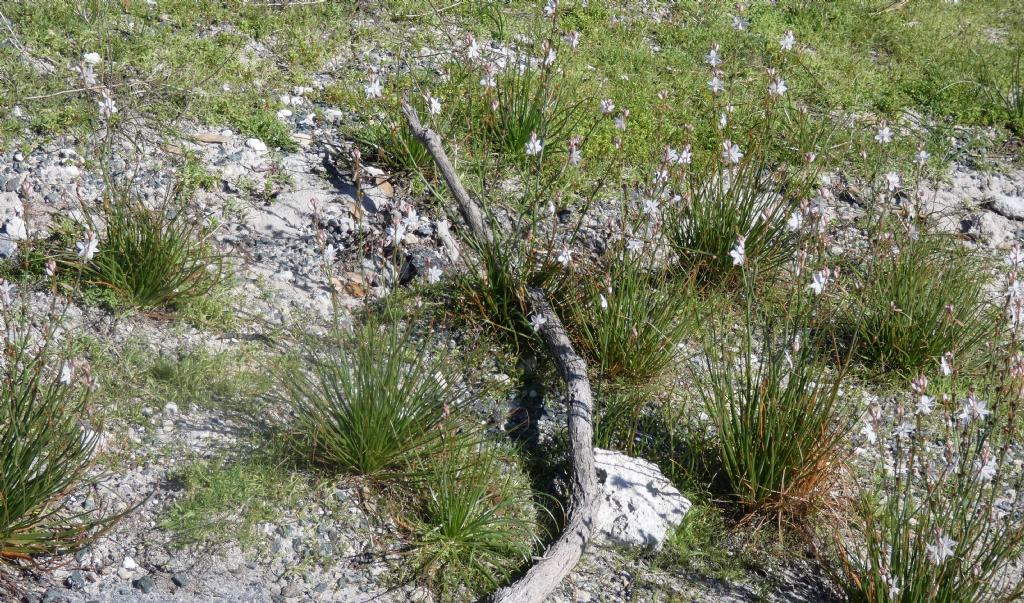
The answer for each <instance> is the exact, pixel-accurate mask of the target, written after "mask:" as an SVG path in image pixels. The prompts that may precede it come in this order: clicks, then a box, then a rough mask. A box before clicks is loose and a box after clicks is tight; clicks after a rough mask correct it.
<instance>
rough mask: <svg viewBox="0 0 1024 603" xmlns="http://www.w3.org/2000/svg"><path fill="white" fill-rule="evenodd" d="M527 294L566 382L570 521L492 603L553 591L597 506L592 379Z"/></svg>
mask: <svg viewBox="0 0 1024 603" xmlns="http://www.w3.org/2000/svg"><path fill="white" fill-rule="evenodd" d="M402 112H403V113H404V114H405V118H406V120H407V121H408V122H409V127H410V128H411V129H412V132H413V134H414V135H415V136H416V138H417V139H418V140H419V141H420V142H421V143H423V145H424V146H425V147H426V148H427V151H428V152H429V153H430V155H431V157H433V158H434V163H436V164H437V167H438V169H439V170H440V171H441V174H442V176H444V179H445V182H446V183H447V184H448V188H449V189H450V190H451V192H452V195H453V196H454V197H455V201H456V203H458V205H459V213H460V214H461V215H462V218H463V220H465V222H466V226H467V227H468V228H469V231H470V233H471V235H472V236H473V237H474V238H475V239H476V240H477V241H478V242H480V243H486V242H490V241H491V240H492V239H491V233H490V230H489V229H487V228H486V226H485V225H484V219H483V212H481V211H480V207H479V206H478V205H477V204H476V202H475V201H473V199H472V197H470V196H469V193H468V192H466V189H465V188H463V186H462V182H461V181H460V180H459V175H458V174H457V173H456V172H455V168H453V167H452V164H451V161H449V159H448V155H447V154H446V153H445V151H444V147H443V146H442V145H441V139H440V137H439V136H438V135H437V133H435V132H433V131H432V130H430V129H427V128H424V127H423V126H422V124H420V120H419V116H418V115H416V110H415V109H414V108H413V107H412V106H411V105H409V104H408V103H403V104H402ZM529 295H530V304H531V306H532V307H533V311H534V313H535V314H537V315H539V316H541V317H543V319H544V320H543V324H542V325H541V327H540V333H541V336H542V337H543V338H544V342H545V344H546V345H547V347H548V350H549V351H550V353H551V356H552V358H553V359H554V361H555V365H556V366H557V367H558V372H559V375H561V377H562V379H563V380H564V381H565V384H566V404H567V406H568V428H569V451H570V463H571V465H572V466H571V473H572V494H571V498H570V500H569V509H568V519H567V521H566V525H565V528H564V529H563V531H562V534H561V536H559V537H558V540H556V541H555V542H553V543H552V544H551V545H550V546H549V547H548V549H547V550H546V551H545V552H544V556H543V557H541V558H540V560H538V561H537V563H536V564H534V565H533V567H531V568H530V569H529V570H528V571H527V572H526V574H525V575H523V577H522V578H520V579H519V580H517V581H516V582H515V583H513V584H511V585H509V586H507V587H505V588H502V589H500V590H498V592H496V593H494V594H493V595H492V596H491V597H490V598H489V599H490V601H492V602H493V603H539V602H540V601H543V600H544V599H545V598H546V597H547V596H548V595H549V594H551V591H553V590H554V589H555V588H556V587H557V586H558V585H559V583H561V581H562V579H563V578H565V577H566V576H567V575H568V574H569V572H571V571H572V569H573V568H574V567H575V566H576V563H578V562H579V560H580V557H581V556H582V555H583V552H584V550H586V547H587V544H588V543H589V542H590V537H591V534H592V533H593V531H594V528H595V526H594V524H595V520H596V517H597V512H598V509H599V507H600V505H601V497H600V496H599V487H598V482H597V472H596V470H595V468H594V421H593V413H594V401H593V396H592V394H591V391H590V379H589V378H588V377H587V363H586V361H584V360H583V358H582V357H581V356H580V355H579V354H578V353H576V350H575V348H573V346H572V342H571V341H570V340H569V336H568V335H567V334H566V332H565V327H564V326H562V321H561V320H560V319H559V318H558V314H556V313H555V310H554V308H552V307H551V304H550V303H548V300H547V297H546V296H545V294H544V291H543V290H541V289H537V288H531V289H530V290H529Z"/></svg>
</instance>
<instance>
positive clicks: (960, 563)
mask: <svg viewBox="0 0 1024 603" xmlns="http://www.w3.org/2000/svg"><path fill="white" fill-rule="evenodd" d="M1000 364H1002V363H1000ZM944 368H945V369H946V370H945V371H944V372H950V373H952V374H951V375H950V376H944V377H941V378H940V379H939V380H938V382H937V383H933V384H929V383H928V380H927V379H925V378H924V377H923V376H919V377H918V378H916V379H915V380H914V382H913V383H912V386H911V390H912V391H910V392H908V393H907V394H903V395H899V396H898V397H897V399H896V401H895V409H894V412H892V411H890V412H883V410H882V408H881V407H880V406H879V405H877V404H876V405H872V406H871V407H869V410H868V412H867V414H866V416H865V418H864V423H865V424H864V430H863V433H864V434H865V436H866V439H867V449H868V451H869V453H871V454H872V455H871V456H870V457H869V459H870V460H871V461H872V464H871V468H870V469H869V470H868V471H867V474H866V475H864V476H863V478H862V479H863V481H862V484H861V486H862V487H861V491H860V493H859V497H858V498H857V500H856V504H855V506H854V508H853V511H854V513H853V514H852V515H853V518H852V525H851V526H850V529H849V530H847V531H846V533H845V534H844V535H843V536H842V537H837V541H838V547H839V552H840V554H839V559H840V560H841V563H840V568H839V572H838V573H839V575H840V576H841V581H842V584H843V587H844V589H845V591H846V594H847V596H848V597H849V600H850V601H854V602H864V603H881V602H886V603H888V602H905V603H911V602H914V603H917V602H918V601H1016V600H1019V599H1020V597H1021V596H1022V595H1024V580H1022V578H1021V576H1020V573H1019V571H1018V568H1017V567H1016V566H1017V564H1018V562H1019V557H1020V553H1021V547H1022V544H1021V543H1022V542H1024V519H1022V515H1021V511H1022V509H1024V498H1022V494H1021V489H1020V477H1019V468H1017V469H1015V468H1014V464H1015V463H1019V457H1018V454H1017V446H1016V444H1015V442H1017V441H1018V437H1019V433H1018V422H1019V416H1018V413H1019V410H1020V393H1021V385H1022V383H1021V375H1022V374H1024V365H1022V358H1021V357H1020V356H1017V357H1016V358H1015V359H1013V360H1012V362H1011V363H1009V366H1000V369H1001V370H1002V371H1003V373H1004V374H1003V376H1002V379H999V378H996V379H994V380H993V381H1001V384H1000V385H998V386H992V387H990V388H985V389H984V391H983V392H981V391H976V390H974V389H973V388H967V387H966V386H965V384H963V383H958V381H959V378H958V376H957V374H956V371H955V368H953V366H952V365H951V364H947V365H946V366H945V367H944ZM965 391H966V395H965Z"/></svg>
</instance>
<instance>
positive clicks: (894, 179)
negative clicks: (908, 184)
mask: <svg viewBox="0 0 1024 603" xmlns="http://www.w3.org/2000/svg"><path fill="white" fill-rule="evenodd" d="M902 183H903V180H902V179H901V178H900V175H899V174H897V173H896V172H889V173H888V174H886V175H885V187H886V188H887V189H889V192H890V193H893V192H896V191H897V190H899V188H900V184H902Z"/></svg>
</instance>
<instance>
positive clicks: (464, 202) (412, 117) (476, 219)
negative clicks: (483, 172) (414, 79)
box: [402, 102, 491, 243]
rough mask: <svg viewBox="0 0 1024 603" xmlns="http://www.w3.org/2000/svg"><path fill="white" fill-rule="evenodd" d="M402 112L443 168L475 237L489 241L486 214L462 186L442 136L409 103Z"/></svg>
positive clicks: (444, 175)
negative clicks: (421, 120)
mask: <svg viewBox="0 0 1024 603" xmlns="http://www.w3.org/2000/svg"><path fill="white" fill-rule="evenodd" d="M402 113H403V114H404V115H405V119H406V121H408V122H409V129H411V130H412V133H413V135H414V136H416V139H417V140H419V141H420V143H421V144H423V146H424V147H426V148H427V151H428V152H430V156H431V157H433V158H434V163H436V164H437V169H439V170H441V175H442V176H443V177H444V181H445V184H447V185H448V190H450V191H451V192H452V195H453V196H454V197H455V203H457V204H458V206H459V214H461V215H462V219H463V220H464V221H465V222H466V226H467V227H468V228H469V231H470V233H471V234H472V235H473V238H474V239H476V240H477V241H478V242H480V243H489V242H490V241H491V231H490V230H488V229H487V228H486V227H485V226H484V214H483V212H482V211H481V210H480V206H479V205H477V204H476V202H475V201H473V198H472V197H470V196H469V193H468V192H466V189H465V188H464V187H463V186H462V181H461V180H459V175H458V174H457V173H455V168H454V167H452V162H451V161H450V160H449V159H448V153H446V152H445V151H444V146H443V145H442V144H441V137H440V136H438V135H437V132H434V131H433V130H431V129H430V128H425V127H423V125H422V124H420V117H419V115H417V114H416V109H415V108H414V107H413V106H412V105H410V104H409V103H407V102H404V103H402Z"/></svg>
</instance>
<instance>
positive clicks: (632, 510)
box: [594, 448, 690, 550]
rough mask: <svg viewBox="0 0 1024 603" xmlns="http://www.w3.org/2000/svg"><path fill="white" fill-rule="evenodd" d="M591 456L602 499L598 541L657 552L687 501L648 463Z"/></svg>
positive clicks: (601, 454) (605, 453) (599, 452)
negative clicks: (593, 460)
mask: <svg viewBox="0 0 1024 603" xmlns="http://www.w3.org/2000/svg"><path fill="white" fill-rule="evenodd" d="M594 455H595V461H596V466H597V478H598V480H599V481H600V482H601V497H602V500H601V510H600V511H599V512H598V515H597V521H596V525H597V529H598V534H599V540H604V541H605V542H607V543H609V544H613V545H618V546H630V547H640V548H645V549H650V550H658V549H660V548H661V545H662V543H664V542H665V539H666V538H668V534H669V531H670V530H671V529H672V528H674V527H676V526H677V525H679V524H680V523H681V522H682V521H683V517H685V516H686V513H687V512H688V511H689V510H690V501H689V500H687V499H686V498H685V497H684V496H683V495H682V494H680V493H679V490H677V489H676V487H675V486H673V485H672V482H671V481H669V479H668V478H667V477H665V476H664V474H662V472H661V470H660V469H658V466H657V465H655V464H654V463H651V462H650V461H645V460H644V459H639V458H634V457H630V456H626V455H625V454H622V453H619V452H611V451H609V450H601V449H599V448H595V449H594Z"/></svg>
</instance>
